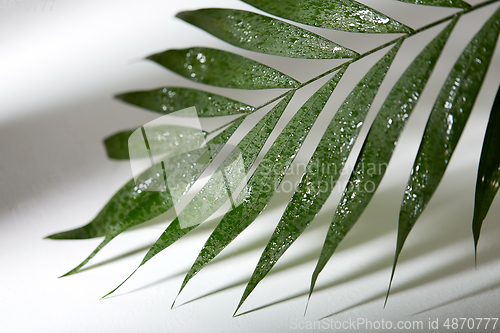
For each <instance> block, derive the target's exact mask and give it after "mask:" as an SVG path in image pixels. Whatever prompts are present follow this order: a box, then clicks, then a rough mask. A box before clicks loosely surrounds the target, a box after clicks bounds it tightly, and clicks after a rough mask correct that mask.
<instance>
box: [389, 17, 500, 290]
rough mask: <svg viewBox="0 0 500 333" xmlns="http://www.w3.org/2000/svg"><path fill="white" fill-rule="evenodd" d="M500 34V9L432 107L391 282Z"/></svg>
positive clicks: (403, 214)
mask: <svg viewBox="0 0 500 333" xmlns="http://www.w3.org/2000/svg"><path fill="white" fill-rule="evenodd" d="M499 32H500V10H498V11H497V12H496V13H495V14H494V15H493V16H492V17H491V18H490V19H489V20H488V22H487V23H486V24H485V25H484V26H483V28H482V29H481V30H480V31H479V32H478V33H477V34H476V36H474V38H473V39H472V41H471V42H470V43H469V45H467V47H466V48H465V50H464V51H463V53H462V54H461V55H460V57H459V58H458V60H457V62H456V63H455V65H454V67H453V69H452V70H451V73H450V74H449V76H448V78H447V79H446V82H445V83H444V85H443V88H442V89H441V92H440V93H439V95H438V98H437V100H436V103H435V104H434V107H433V108H432V111H431V114H430V116H429V120H428V122H427V126H426V128H425V131H424V135H423V138H422V142H421V143H420V147H419V150H418V153H417V157H416V159H415V163H414V165H413V169H412V171H411V174H410V178H409V180H408V184H407V186H406V190H405V194H404V196H403V202H402V203H401V210H400V212H399V227H398V241H397V246H396V254H395V256H394V265H393V269H392V275H391V283H392V278H393V276H394V271H395V269H396V264H397V261H398V257H399V255H400V253H401V250H402V249H403V245H404V243H405V241H406V238H407V237H408V234H409V233H410V231H411V229H412V228H413V226H414V225H415V222H416V221H417V219H418V217H419V216H420V214H421V213H422V211H423V210H424V208H425V207H426V206H427V204H428V202H429V200H430V199H431V197H432V195H433V194H434V192H435V190H436V188H437V187H438V185H439V182H440V181H441V179H442V178H443V175H444V172H445V170H446V167H447V166H448V163H449V162H450V159H451V156H452V154H453V151H454V150H455V147H456V146H457V144H458V140H459V139H460V136H461V135H462V131H463V129H464V127H465V124H466V122H467V119H468V118H469V115H470V112H471V111H472V107H473V105H474V102H475V100H476V97H477V95H478V93H479V89H480V88H481V85H482V83H483V79H484V77H485V76H486V72H487V70H488V66H489V64H490V61H491V57H492V55H493V51H494V50H495V45H496V42H497V38H498V34H499ZM389 288H390V284H389Z"/></svg>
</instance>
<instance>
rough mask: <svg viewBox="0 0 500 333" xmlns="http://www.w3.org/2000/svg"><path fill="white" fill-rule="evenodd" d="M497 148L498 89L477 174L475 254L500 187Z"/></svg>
mask: <svg viewBox="0 0 500 333" xmlns="http://www.w3.org/2000/svg"><path fill="white" fill-rule="evenodd" d="M498 147H500V89H499V90H498V92H497V95H496V97H495V102H494V103H493V107H492V109H491V113H490V119H489V120H488V127H487V128H486V134H485V135H484V142H483V149H482V151H481V158H480V160H479V169H478V172H477V182H476V196H475V202H474V219H473V221H472V231H473V234H474V249H475V253H476V254H477V244H478V241H479V235H480V233H481V226H482V225H483V221H484V219H485V218H486V214H488V210H489V209H490V206H491V203H492V202H493V199H494V198H495V195H496V194H497V192H498V187H499V186H500V154H499V153H498Z"/></svg>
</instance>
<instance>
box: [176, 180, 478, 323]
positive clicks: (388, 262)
mask: <svg viewBox="0 0 500 333" xmlns="http://www.w3.org/2000/svg"><path fill="white" fill-rule="evenodd" d="M461 193H464V192H463V191H456V192H453V193H451V194H450V195H449V196H447V197H445V198H441V199H440V200H435V202H434V203H435V204H434V205H433V207H434V209H428V211H429V213H430V214H432V211H433V210H436V209H441V208H442V207H443V206H446V204H449V203H454V202H456V199H457V197H461V196H462V195H461ZM374 199H375V198H374ZM400 199H401V194H399V193H398V191H396V190H395V189H394V188H389V189H387V190H385V191H382V192H380V193H379V194H378V200H377V201H378V203H377V205H372V207H371V208H370V209H367V213H368V212H369V213H370V220H376V221H380V222H382V223H380V224H378V225H376V224H375V223H370V224H366V219H367V218H368V217H367V214H366V213H365V214H364V217H361V219H364V220H365V223H364V226H363V228H357V229H356V228H353V230H352V231H351V232H350V233H349V239H348V237H346V240H345V241H344V242H343V243H342V244H341V246H339V249H338V250H337V251H336V253H339V252H342V251H345V250H348V249H349V248H352V247H356V246H358V245H359V244H363V243H365V242H367V241H369V240H372V239H376V238H378V237H381V236H382V235H384V234H386V233H388V232H390V231H392V230H394V229H395V228H396V227H397V220H396V221H395V223H394V224H393V225H392V224H391V223H390V221H388V220H387V218H386V217H387V206H388V205H389V204H390V203H391V202H394V201H395V200H396V202H398V201H399V200H400ZM374 201H375V200H374ZM335 208H336V207H333V208H331V209H327V210H326V211H322V212H321V213H320V214H319V215H318V217H317V218H316V219H319V220H320V221H319V223H316V224H314V223H313V224H312V225H311V226H310V227H309V228H308V229H306V231H305V232H304V233H306V232H310V231H311V230H313V229H315V228H319V227H321V226H322V225H324V224H325V223H329V222H330V219H331V216H332V215H333V213H332V210H334V209H335ZM429 208H431V207H429ZM457 214H459V215H460V214H463V213H461V212H458V213H457ZM361 219H360V220H361ZM358 223H359V222H358ZM464 239H465V238H464V237H461V235H459V234H456V233H452V234H450V235H448V237H446V238H445V239H442V238H440V235H436V234H433V237H431V238H427V239H426V240H425V241H423V242H420V243H419V244H416V245H413V246H409V247H406V248H405V256H404V258H401V260H400V262H401V263H402V262H404V261H407V260H410V259H414V258H417V257H419V256H422V255H424V254H427V253H430V252H432V251H434V250H438V249H440V248H442V247H444V246H446V245H449V244H453V243H456V242H459V241H463V240H464ZM259 242H260V241H259ZM262 243H267V238H266V242H262ZM471 244H472V243H471ZM321 245H322V244H321ZM471 246H472V245H471ZM320 249H321V246H319V247H315V248H314V249H312V250H311V251H308V252H307V253H305V254H303V255H301V256H299V257H296V258H294V259H293V260H292V261H290V262H287V263H285V264H282V265H280V264H279V263H278V264H277V265H276V266H275V267H274V268H273V269H272V270H271V271H270V272H269V273H268V275H272V274H275V273H279V272H281V271H284V270H287V269H290V268H293V267H296V266H298V265H302V264H305V263H307V262H309V261H312V260H315V259H317V258H318V255H319V250H320ZM392 261H393V255H392V254H390V255H386V256H384V257H382V258H381V259H380V260H377V261H376V262H374V263H372V264H370V265H369V266H367V267H364V268H363V269H360V270H358V271H357V272H354V273H352V274H349V275H347V276H345V277H343V278H341V279H338V280H336V281H333V282H330V283H327V284H323V285H319V286H318V287H317V288H315V291H320V290H325V289H328V288H331V287H334V286H337V285H340V284H343V283H346V282H349V281H351V280H353V279H357V278H360V277H363V276H365V275H368V274H372V273H375V272H378V271H381V270H384V269H387V268H390V267H391V266H392ZM214 262H215V260H214ZM471 265H472V266H471V267H473V256H471ZM450 274H453V273H450ZM435 278H436V279H437V278H439V276H437V277H435ZM430 281H432V279H431V280H430ZM247 282H248V279H244V280H240V281H237V282H235V283H232V284H230V285H228V286H226V287H223V288H220V289H217V290H214V291H212V292H209V293H207V294H204V295H202V296H199V297H196V298H194V299H192V300H189V301H187V302H185V303H182V304H180V305H179V306H182V305H184V304H188V303H191V302H193V301H195V300H199V299H202V298H205V297H208V296H211V295H214V294H216V293H218V292H221V291H225V290H228V289H231V288H234V287H237V286H240V285H243V284H246V283H247ZM426 282H427V281H426ZM406 287H407V288H411V286H410V285H408V286H406ZM400 288H401V287H400ZM394 290H395V292H397V290H399V289H398V288H395V289H394ZM308 294H309V290H308V289H307V290H304V291H303V292H299V293H297V294H294V295H292V296H290V297H286V298H284V299H281V300H278V301H275V302H272V303H269V304H266V305H263V306H260V307H257V308H255V309H252V310H249V311H246V312H242V313H240V314H238V315H237V316H240V315H243V314H248V313H251V312H254V311H257V310H260V309H264V308H267V307H269V306H272V305H276V304H279V303H282V302H286V301H289V300H291V299H294V298H297V297H301V296H304V297H305V296H307V295H308ZM381 297H385V292H384V294H383V295H382V296H381Z"/></svg>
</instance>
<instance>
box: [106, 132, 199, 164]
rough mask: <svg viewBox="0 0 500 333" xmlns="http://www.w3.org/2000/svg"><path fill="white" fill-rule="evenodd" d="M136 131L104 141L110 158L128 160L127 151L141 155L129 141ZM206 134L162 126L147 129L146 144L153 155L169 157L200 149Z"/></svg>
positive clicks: (137, 148)
mask: <svg viewBox="0 0 500 333" xmlns="http://www.w3.org/2000/svg"><path fill="white" fill-rule="evenodd" d="M134 131H136V130H128V131H123V132H119V133H116V134H113V135H111V136H109V137H107V138H106V139H105V140H104V146H105V147H106V152H107V154H108V156H109V157H110V158H114V159H122V160H123V159H125V160H128V159H129V158H130V156H129V150H130V149H133V151H134V152H136V154H137V153H141V150H140V149H139V148H140V147H138V146H137V145H136V144H137V142H135V141H134V140H132V141H130V140H129V138H130V135H131V134H132V133H133V132H134ZM205 134H206V132H202V131H200V130H199V129H195V128H192V127H183V126H174V125H164V126H157V127H154V128H148V139H149V140H148V144H149V147H150V151H151V152H152V153H153V154H154V155H161V154H166V153H168V154H169V155H170V156H173V155H178V154H180V153H183V152H185V151H186V150H194V149H197V148H199V147H201V144H200V141H203V140H204V136H205ZM142 153H143V156H139V154H137V156H135V158H137V157H148V156H149V155H148V151H147V150H144V151H143V152H142Z"/></svg>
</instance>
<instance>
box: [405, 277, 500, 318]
mask: <svg viewBox="0 0 500 333" xmlns="http://www.w3.org/2000/svg"><path fill="white" fill-rule="evenodd" d="M498 288H500V281H495V282H494V283H490V284H488V285H487V286H484V287H483V288H480V289H477V290H474V291H471V292H469V293H466V294H465V295H462V296H459V297H456V298H454V299H451V300H449V301H446V302H443V303H440V304H438V305H435V306H432V307H430V308H427V309H425V310H422V311H419V312H416V313H414V314H413V315H414V316H415V315H418V314H422V313H426V312H429V311H432V310H436V309H439V308H442V307H444V306H446V305H450V304H453V303H457V302H460V301H463V300H465V299H468V298H472V297H475V296H478V295H481V294H484V293H486V292H491V291H492V290H495V289H498Z"/></svg>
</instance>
